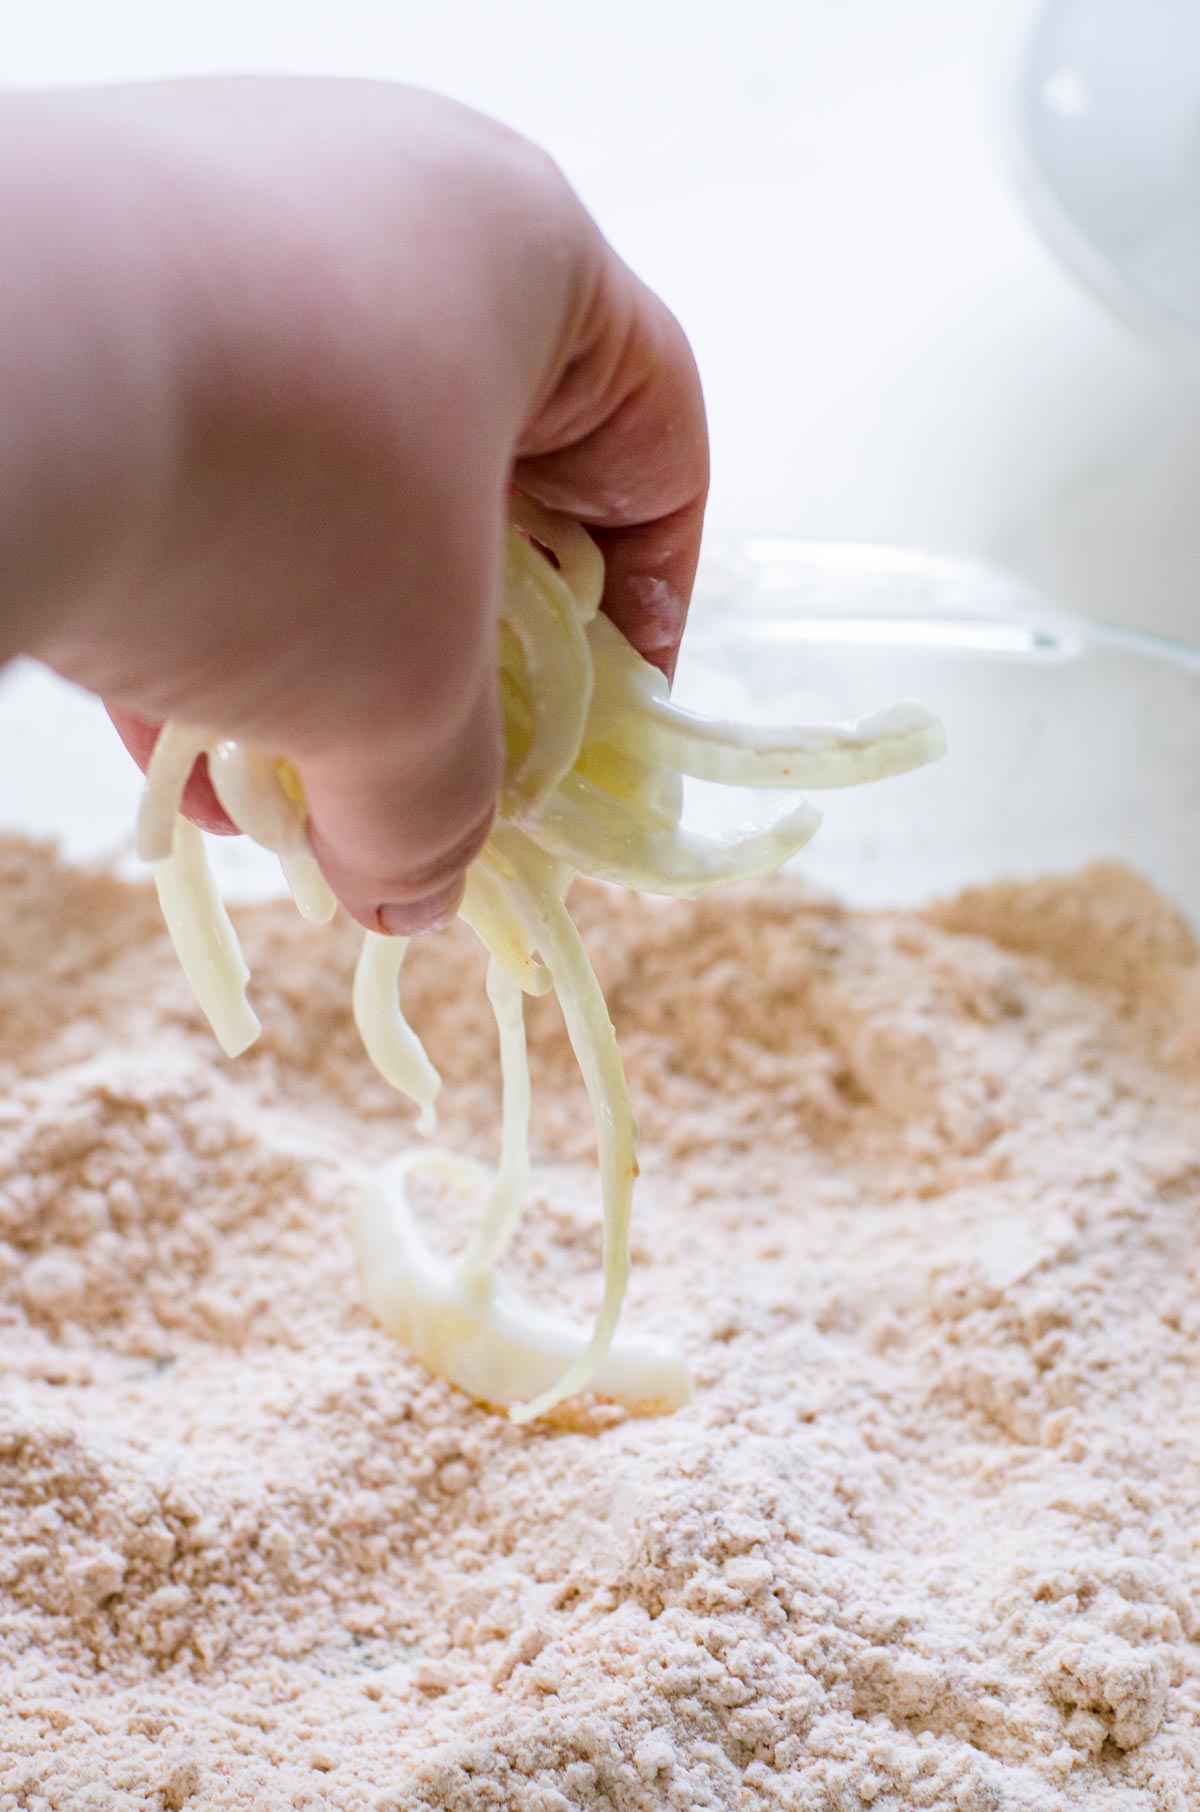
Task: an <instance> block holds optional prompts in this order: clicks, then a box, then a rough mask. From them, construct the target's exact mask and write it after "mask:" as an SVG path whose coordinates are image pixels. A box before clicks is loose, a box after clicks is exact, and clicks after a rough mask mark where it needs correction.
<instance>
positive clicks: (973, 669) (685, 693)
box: [0, 539, 1200, 924]
mask: <svg viewBox="0 0 1200 1812" xmlns="http://www.w3.org/2000/svg"><path fill="white" fill-rule="evenodd" d="M676 696H677V697H678V698H679V699H680V700H681V702H683V703H684V704H687V705H690V706H693V707H694V708H695V709H697V710H700V711H705V712H708V713H710V714H712V715H714V716H720V717H732V718H741V719H745V720H747V721H752V722H756V723H772V722H774V723H786V722H789V721H790V722H801V721H805V720H819V719H829V718H838V717H846V716H857V715H860V714H861V713H864V712H867V711H873V710H877V709H880V708H881V707H883V706H886V705H889V704H892V703H894V702H896V701H898V700H900V699H905V698H908V699H916V700H919V701H920V702H921V703H922V704H925V705H928V706H930V707H931V708H932V709H933V710H935V711H937V712H938V713H939V714H940V715H941V717H942V718H943V719H944V721H945V724H946V728H947V732H948V735H949V741H950V752H949V754H948V756H947V757H946V759H945V760H944V761H942V762H939V763H938V764H937V765H936V766H934V767H931V768H928V769H926V770H924V771H922V772H920V773H917V774H911V775H906V776H903V777H901V778H898V779H895V780H889V781H884V782H881V783H879V784H878V785H875V786H869V787H862V788H856V789H853V790H850V791H839V792H828V793H820V794H814V795H813V797H814V799H815V801H816V803H817V804H819V805H820V806H821V808H822V810H823V811H824V814H825V821H824V824H823V825H822V828H821V830H820V831H819V832H818V834H817V837H816V839H815V840H814V842H813V843H812V844H810V846H809V847H808V849H807V850H806V851H805V852H804V853H803V854H802V855H801V856H800V857H799V858H798V860H797V863H796V866H797V867H798V868H799V869H801V870H803V871H804V872H805V873H807V874H808V875H810V876H811V877H812V878H813V879H814V880H816V881H817V882H819V883H820V884H821V885H823V886H826V887H828V888H830V889H832V890H833V891H835V892H837V893H839V894H840V895H842V896H843V897H844V898H846V899H847V900H848V901H850V902H852V903H853V904H856V905H883V904H905V905H907V904H913V903H916V902H920V901H923V900H926V899H928V898H930V897H931V896H933V895H938V894H945V893H949V892H953V891H954V890H956V889H958V888H960V887H963V886H967V885H969V884H974V883H978V882H983V881H989V880H994V879H997V878H1000V877H1011V878H1028V877H1031V876H1034V875H1037V874H1042V873H1046V872H1052V871H1058V872H1061V871H1064V870H1068V869H1071V868H1074V867H1077V866H1078V865H1080V864H1081V863H1085V862H1088V861H1092V860H1094V859H1096V858H1098V857H1117V858H1120V859H1121V860H1123V861H1125V862H1127V863H1129V864H1130V866H1132V867H1133V868H1136V869H1138V870H1139V871H1140V872H1141V873H1142V874H1144V875H1146V876H1147V877H1148V878H1149V879H1150V880H1152V881H1154V882H1156V883H1157V884H1158V886H1160V887H1161V888H1162V889H1163V891H1164V892H1165V893H1167V894H1168V895H1169V896H1170V897H1171V898H1172V899H1174V900H1175V902H1176V903H1177V904H1178V905H1179V906H1180V907H1182V908H1183V909H1184V911H1185V912H1187V913H1188V915H1189V917H1190V918H1191V919H1192V920H1193V922H1195V923H1197V924H1200V652H1198V651H1196V650H1193V649H1190V648H1186V647H1183V646H1180V645H1175V644H1171V643H1167V642H1162V641H1158V640H1155V639H1153V638H1151V637H1148V636H1143V635H1137V634H1133V633H1130V632H1127V631H1123V630H1113V629H1105V628H1102V627H1099V626H1096V625H1093V624H1090V623H1085V622H1083V621H1082V620H1077V619H1075V618H1073V617H1069V616H1066V615H1065V614H1063V613H1060V612H1058V611H1055V610H1052V609H1050V608H1048V607H1047V606H1045V605H1044V604H1042V603H1040V602H1039V601H1038V600H1037V599H1036V598H1034V597H1033V596H1031V595H1030V594H1029V593H1028V592H1027V591H1025V590H1023V589H1022V588H1020V587H1019V586H1017V585H1015V584H1014V583H1012V582H1011V581H1010V580H1008V579H1006V578H1004V577H1002V576H1000V575H999V574H996V573H993V572H990V571H988V570H986V569H984V568H980V567H977V566H972V565H969V564H965V563H962V562H958V561H954V560H948V559H940V558H936V557H932V556H928V555H924V554H918V553H907V552H903V551H900V550H897V549H893V548H887V547H878V548H875V547H865V546H858V545H856V546H838V545H820V544H811V543H810V544H806V543H801V542H794V541H787V540H774V539H772V540H767V539H755V540H745V541H739V542H735V543H723V544H714V545H712V546H710V547H709V548H708V550H707V551H706V557H705V561H704V565H703V569H702V574H701V579H700V583H699V585H698V588H697V596H696V601H695V604H694V606H693V613H692V621H691V624H690V627H689V630H688V635H687V638H686V641H685V645H684V655H683V659H682V661H681V663H680V670H679V677H678V680H677V683H676ZM0 746H2V747H3V750H4V760H3V764H2V765H0V822H3V824H4V825H5V827H6V828H8V829H10V830H19V831H23V832H25V833H26V834H29V835H33V836H41V837H47V836H50V837H56V838H58V839H59V840H60V842H61V843H62V845H63V848H64V850H65V851H66V853H67V854H68V855H69V856H71V857H73V858H75V859H77V860H84V861H95V860H101V861H116V862H117V863H118V864H119V865H120V866H121V867H122V869H123V870H125V871H126V872H131V873H132V872H136V871H137V869H138V864H137V863H136V860H135V859H134V857H133V854H132V841H133V821H134V816H135V813H136V810H137V803H138V798H139V793H140V783H139V777H138V776H137V774H136V772H135V770H134V768H133V765H132V763H131V762H130V761H129V759H128V757H127V756H126V755H125V753H124V750H123V749H122V748H121V746H120V744H119V743H118V741H117V738H116V735H115V732H114V731H113V730H112V728H111V726H110V725H109V724H108V722H107V719H106V718H105V716H104V713H103V711H102V709H101V707H100V706H99V705H98V704H96V702H95V701H94V700H92V699H89V698H87V697H86V696H84V695H83V694H81V693H79V692H77V691H75V690H74V689H73V688H71V687H69V686H66V685H64V684H63V683H61V682H60V681H58V680H56V679H54V678H53V677H52V676H51V675H49V674H47V673H45V672H44V671H42V670H41V669H39V668H36V667H34V666H32V665H31V664H29V663H23V662H22V663H17V664H16V665H14V667H12V668H11V669H10V670H9V671H8V673H7V674H6V675H5V676H4V678H3V680H2V681H0ZM763 797H764V798H765V797H766V795H764V796H763ZM756 802H757V800H756V796H754V795H747V794H745V793H742V792H740V791H729V790H727V789H722V788H719V787H715V786H707V785H704V786H701V785H693V784H691V783H689V788H688V807H687V817H688V819H689V821H690V822H694V823H697V824H702V825H704V826H705V827H709V826H711V825H716V824H718V823H729V822H730V821H732V820H734V819H738V818H741V817H744V816H746V815H747V813H748V811H749V810H750V809H752V806H753V804H754V803H756ZM212 847H213V849H214V853H215V865H216V867H217V870H218V873H219V876H220V879H221V882H222V885H223V886H224V887H226V889H227V890H228V891H229V893H230V894H231V896H233V897H243V898H245V897H250V896H257V895H261V894H263V893H274V892H278V891H279V876H278V868H277V866H276V864H275V863H274V860H273V859H272V858H270V857H268V856H266V855H265V854H264V853H263V852H262V851H260V850H257V849H256V848H255V847H254V846H253V845H251V844H249V843H248V842H247V841H246V840H245V839H244V838H238V839H225V838H223V839H216V840H214V843H213V845H212Z"/></svg>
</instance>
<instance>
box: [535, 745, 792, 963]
mask: <svg viewBox="0 0 1200 1812" xmlns="http://www.w3.org/2000/svg"><path fill="white" fill-rule="evenodd" d="M820 822H821V814H820V812H818V811H817V809H816V807H815V806H812V805H810V804H809V803H808V801H807V800H806V799H801V800H793V801H789V802H784V803H781V804H778V805H773V806H770V807H769V808H768V809H767V810H766V811H765V812H762V813H760V814H759V815H758V816H757V817H755V818H748V819H746V820H745V821H744V822H743V823H741V824H737V825H734V827H733V828H732V830H728V831H722V832H721V833H720V834H719V835H718V836H713V837H709V836H705V835H703V834H702V833H701V832H699V831H689V830H684V829H682V828H681V827H674V828H672V827H658V826H653V825H648V824H647V823H646V822H645V821H644V820H642V819H639V818H637V817H635V816H634V814H633V813H632V812H630V811H628V810H627V809H626V807H625V806H623V805H620V804H619V803H618V802H617V801H616V800H615V799H610V798H609V796H608V794H607V793H603V792H601V791H600V789H599V787H594V786H592V785H590V784H589V782H588V781H586V780H584V779H582V777H581V776H580V775H579V774H568V776H567V778H566V780H565V781H564V782H563V784H562V785H561V786H560V787H559V789H558V791H557V792H556V793H554V794H552V795H551V797H550V799H549V800H547V802H546V804H545V805H544V806H543V807H542V809H541V811H540V812H539V813H538V815H537V817H536V818H534V819H532V820H530V821H529V824H528V830H529V835H530V836H531V837H533V838H535V839H536V840H537V843H538V844H539V846H540V847H541V848H542V849H544V850H548V851H549V852H550V853H551V854H552V855H554V856H557V857H558V858H559V860H560V861H563V862H568V863H570V865H571V867H572V868H576V869H578V870H579V872H580V874H585V875H591V876H592V877H593V878H594V879H595V880H598V881H611V882H613V883H614V884H615V885H616V886H618V887H633V888H636V889H637V890H638V892H639V893H663V894H673V895H675V896H677V897H678V898H681V899H695V898H697V897H698V896H699V895H700V894H702V893H709V892H711V890H712V889H713V888H714V887H730V886H732V885H733V884H734V883H735V882H737V881H751V880H755V879H756V878H757V877H758V876H760V875H765V874H770V873H771V872H772V870H774V869H776V868H780V867H782V865H783V863H785V862H787V861H790V859H791V858H792V856H794V855H795V854H796V852H797V851H798V850H801V849H803V848H804V845H805V844H806V843H807V842H808V841H809V840H810V838H811V837H812V836H813V835H814V833H815V832H816V830H817V827H818V825H819V824H820ZM543 954H544V953H543Z"/></svg>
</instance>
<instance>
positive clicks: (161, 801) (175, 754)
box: [137, 724, 210, 862]
mask: <svg viewBox="0 0 1200 1812" xmlns="http://www.w3.org/2000/svg"><path fill="white" fill-rule="evenodd" d="M209 740H210V738H209V732H208V731H207V730H197V729H196V728H195V727H194V725H192V724H164V725H163V727H162V729H161V730H160V731H159V733H158V741H157V742H156V743H155V745H154V747H153V749H152V750H151V751H150V760H149V761H148V762H147V764H146V790H145V792H144V793H143V794H142V804H141V809H140V811H139V812H138V824H137V852H138V855H139V856H140V857H141V858H142V861H143V862H165V861H166V860H167V858H168V857H169V855H170V854H171V850H172V848H173V847H174V835H175V814H176V812H177V811H178V810H179V807H180V804H181V803H182V800H183V790H184V788H185V787H186V785H187V783H188V776H189V774H190V773H191V771H192V769H193V768H194V767H195V765H196V762H197V760H198V758H199V757H200V756H201V755H203V753H204V751H205V749H206V748H207V747H208V743H209Z"/></svg>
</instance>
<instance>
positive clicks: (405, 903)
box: [377, 876, 463, 937]
mask: <svg viewBox="0 0 1200 1812" xmlns="http://www.w3.org/2000/svg"><path fill="white" fill-rule="evenodd" d="M462 897H463V880H462V877H461V876H460V877H459V878H458V880H456V881H451V882H450V884H449V886H447V887H439V888H437V889H436V891H435V892H433V893H427V894H425V895H424V896H423V897H422V898H421V899H419V900H391V901H389V902H388V904H387V905H385V906H381V907H380V908H379V912H378V915H377V916H378V919H379V929H380V930H381V931H386V932H387V933H388V935H389V936H391V937H415V936H416V934H417V933H418V932H419V931H441V930H442V928H443V927H444V926H446V925H448V924H449V923H450V921H451V919H452V918H453V917H454V915H455V913H456V912H457V911H458V909H459V906H460V905H461V904H462Z"/></svg>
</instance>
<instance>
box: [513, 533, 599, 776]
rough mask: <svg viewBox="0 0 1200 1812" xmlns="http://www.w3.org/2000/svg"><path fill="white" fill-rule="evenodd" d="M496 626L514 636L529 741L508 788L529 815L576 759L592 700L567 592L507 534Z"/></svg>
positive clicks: (586, 658)
mask: <svg viewBox="0 0 1200 1812" xmlns="http://www.w3.org/2000/svg"><path fill="white" fill-rule="evenodd" d="M501 620H502V623H503V624H505V625H506V626H507V627H508V628H509V629H510V630H511V631H512V633H513V635H514V636H515V637H516V639H517V641H518V642H519V644H520V647H521V655H522V660H523V663H524V674H523V691H524V696H525V701H526V704H527V705H528V709H529V713H530V716H531V718H532V720H533V739H532V742H531V743H530V746H529V749H528V751H527V753H526V755H525V758H524V760H523V761H522V762H521V763H520V765H519V766H518V768H517V771H516V773H515V774H514V775H513V776H512V777H511V779H510V780H509V783H508V789H507V791H508V795H509V796H510V797H511V799H512V800H513V802H514V803H515V804H520V805H523V806H524V807H525V809H530V808H531V807H532V806H534V805H535V804H536V803H537V802H538V800H540V799H543V798H545V797H546V795H547V794H548V793H550V792H552V791H553V789H554V788H555V787H556V786H557V785H558V783H559V781H560V780H561V779H562V777H563V775H564V774H566V773H568V772H569V771H570V769H571V767H572V765H573V763H574V761H575V757H576V756H577V755H578V753H579V749H580V744H581V743H582V741H583V732H584V727H585V725H586V723H587V714H588V707H589V705H590V703H591V697H592V657H591V651H590V649H589V647H588V643H587V638H586V637H585V635H584V633H583V630H582V628H581V626H580V622H579V618H578V615H577V614H576V610H575V606H574V602H573V600H572V597H571V594H570V592H569V591H568V590H567V588H566V586H565V585H564V584H563V582H562V580H561V579H560V577H559V575H558V574H557V573H556V572H555V571H554V569H553V567H552V566H551V565H550V564H549V562H548V561H547V560H546V559H545V558H544V557H543V556H542V555H541V554H539V553H538V552H537V550H536V549H535V548H532V547H530V545H529V543H528V542H527V541H525V540H523V539H522V537H521V536H520V535H518V534H517V532H516V531H515V529H514V530H510V532H509V536H508V542H507V545H506V550H505V587H504V597H503V601H502V603H501Z"/></svg>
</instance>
